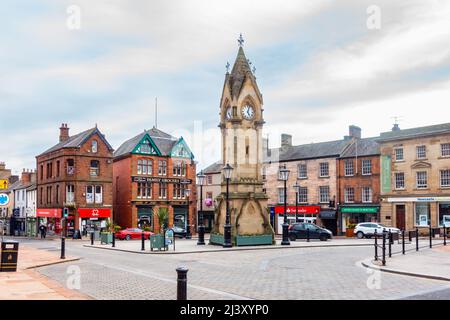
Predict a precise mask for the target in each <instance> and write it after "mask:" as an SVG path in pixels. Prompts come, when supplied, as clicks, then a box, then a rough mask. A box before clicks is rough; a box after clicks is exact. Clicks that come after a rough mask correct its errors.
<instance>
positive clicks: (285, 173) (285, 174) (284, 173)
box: [278, 167, 291, 246]
mask: <svg viewBox="0 0 450 320" xmlns="http://www.w3.org/2000/svg"><path fill="white" fill-rule="evenodd" d="M289 173H290V171H289V170H288V169H286V167H283V168H280V170H279V171H278V178H279V179H280V180H281V181H284V221H283V240H282V241H281V245H283V246H288V245H290V244H291V243H290V242H289V235H288V233H289V231H288V228H289V224H288V221H287V186H286V183H287V181H288V179H289Z"/></svg>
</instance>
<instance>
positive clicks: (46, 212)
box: [36, 209, 62, 218]
mask: <svg viewBox="0 0 450 320" xmlns="http://www.w3.org/2000/svg"><path fill="white" fill-rule="evenodd" d="M61 215H62V209H37V210H36V216H37V217H41V218H61Z"/></svg>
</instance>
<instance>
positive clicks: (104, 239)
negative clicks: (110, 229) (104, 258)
mask: <svg viewBox="0 0 450 320" xmlns="http://www.w3.org/2000/svg"><path fill="white" fill-rule="evenodd" d="M112 237H113V234H112V233H100V241H101V244H110V243H112Z"/></svg>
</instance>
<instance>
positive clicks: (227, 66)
mask: <svg viewBox="0 0 450 320" xmlns="http://www.w3.org/2000/svg"><path fill="white" fill-rule="evenodd" d="M225 68H227V73H228V72H229V71H230V63H229V62H228V61H227V64H226V65H225Z"/></svg>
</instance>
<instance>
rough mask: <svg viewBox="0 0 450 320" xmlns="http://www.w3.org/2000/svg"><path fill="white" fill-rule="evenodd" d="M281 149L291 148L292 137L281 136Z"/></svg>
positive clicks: (287, 135) (283, 134)
mask: <svg viewBox="0 0 450 320" xmlns="http://www.w3.org/2000/svg"><path fill="white" fill-rule="evenodd" d="M281 147H282V148H287V147H292V136H291V135H290V134H286V133H282V134H281Z"/></svg>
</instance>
